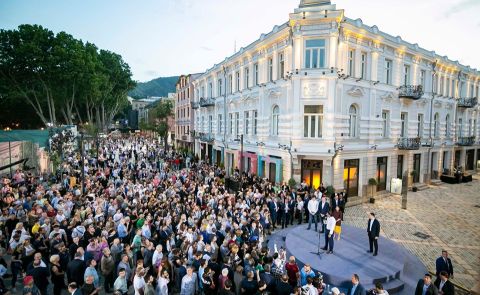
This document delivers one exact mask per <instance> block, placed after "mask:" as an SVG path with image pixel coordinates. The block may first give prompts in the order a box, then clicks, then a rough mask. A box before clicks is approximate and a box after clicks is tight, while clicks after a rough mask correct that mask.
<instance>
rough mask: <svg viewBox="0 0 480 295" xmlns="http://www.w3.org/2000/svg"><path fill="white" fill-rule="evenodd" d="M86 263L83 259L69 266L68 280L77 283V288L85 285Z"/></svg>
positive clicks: (72, 262)
mask: <svg viewBox="0 0 480 295" xmlns="http://www.w3.org/2000/svg"><path fill="white" fill-rule="evenodd" d="M85 268H86V266H85V262H84V261H83V260H81V259H73V260H72V261H70V262H69V263H68V265H67V280H68V282H69V283H71V282H75V283H77V286H79V287H80V286H81V285H83V274H84V273H85Z"/></svg>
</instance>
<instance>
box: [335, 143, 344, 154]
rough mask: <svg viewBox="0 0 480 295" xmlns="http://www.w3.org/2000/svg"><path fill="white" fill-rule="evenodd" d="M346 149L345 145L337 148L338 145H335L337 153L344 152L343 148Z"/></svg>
mask: <svg viewBox="0 0 480 295" xmlns="http://www.w3.org/2000/svg"><path fill="white" fill-rule="evenodd" d="M344 147H345V146H344V145H343V144H341V145H339V146H338V147H337V144H335V152H338V151H343V148H344Z"/></svg>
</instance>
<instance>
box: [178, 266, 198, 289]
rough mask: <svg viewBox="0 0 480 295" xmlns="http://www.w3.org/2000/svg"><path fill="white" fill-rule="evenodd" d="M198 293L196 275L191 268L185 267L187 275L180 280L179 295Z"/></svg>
mask: <svg viewBox="0 0 480 295" xmlns="http://www.w3.org/2000/svg"><path fill="white" fill-rule="evenodd" d="M197 292H198V282H197V275H196V274H194V273H193V268H192V267H191V266H189V267H187V274H186V275H185V276H183V278H182V286H181V289H180V295H194V294H196V293H197Z"/></svg>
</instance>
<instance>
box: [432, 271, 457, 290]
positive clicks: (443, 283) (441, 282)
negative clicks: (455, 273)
mask: <svg viewBox="0 0 480 295" xmlns="http://www.w3.org/2000/svg"><path fill="white" fill-rule="evenodd" d="M435 287H437V289H438V294H441V295H455V286H454V285H453V283H452V282H450V281H449V280H448V273H447V272H446V271H444V270H442V271H441V272H440V276H439V277H437V279H436V280H435Z"/></svg>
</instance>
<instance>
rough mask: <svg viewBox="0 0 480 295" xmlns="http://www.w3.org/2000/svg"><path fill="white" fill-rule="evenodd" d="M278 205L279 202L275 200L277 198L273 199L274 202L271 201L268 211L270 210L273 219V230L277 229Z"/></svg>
mask: <svg viewBox="0 0 480 295" xmlns="http://www.w3.org/2000/svg"><path fill="white" fill-rule="evenodd" d="M278 209H279V208H278V204H277V201H276V200H275V198H272V200H270V201H269V202H268V210H270V216H271V217H272V226H273V229H275V227H276V225H277V214H278Z"/></svg>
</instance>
